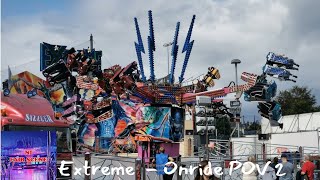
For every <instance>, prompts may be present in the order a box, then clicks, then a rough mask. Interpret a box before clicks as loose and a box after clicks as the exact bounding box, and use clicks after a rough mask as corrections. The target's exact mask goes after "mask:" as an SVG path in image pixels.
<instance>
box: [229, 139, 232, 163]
mask: <svg viewBox="0 0 320 180" xmlns="http://www.w3.org/2000/svg"><path fill="white" fill-rule="evenodd" d="M229 153H230V155H229V156H230V159H233V144H232V142H231V141H230V142H229Z"/></svg>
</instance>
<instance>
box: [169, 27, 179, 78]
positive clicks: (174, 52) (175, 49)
mask: <svg viewBox="0 0 320 180" xmlns="http://www.w3.org/2000/svg"><path fill="white" fill-rule="evenodd" d="M179 28H180V22H177V26H176V32H175V34H174V39H173V44H172V50H171V56H172V62H171V71H170V76H169V83H170V84H173V83H174V70H175V68H176V62H177V55H178V49H179V45H177V43H178V36H179Z"/></svg>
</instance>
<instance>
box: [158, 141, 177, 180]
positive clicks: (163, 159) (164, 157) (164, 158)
mask: <svg viewBox="0 0 320 180" xmlns="http://www.w3.org/2000/svg"><path fill="white" fill-rule="evenodd" d="M164 152H165V149H164V147H160V148H159V154H156V169H157V174H158V175H162V177H163V180H171V179H172V176H173V175H172V176H170V175H168V174H166V173H165V172H164V167H165V164H166V163H167V162H168V159H169V156H168V154H165V153H164ZM168 171H169V170H168Z"/></svg>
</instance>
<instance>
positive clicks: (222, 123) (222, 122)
mask: <svg viewBox="0 0 320 180" xmlns="http://www.w3.org/2000/svg"><path fill="white" fill-rule="evenodd" d="M216 128H217V130H218V137H219V136H221V137H226V138H229V136H230V134H231V124H230V120H229V119H228V118H227V117H221V118H217V119H216Z"/></svg>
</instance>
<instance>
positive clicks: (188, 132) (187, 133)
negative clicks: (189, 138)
mask: <svg viewBox="0 0 320 180" xmlns="http://www.w3.org/2000/svg"><path fill="white" fill-rule="evenodd" d="M185 133H186V134H185V135H193V130H186V132H185Z"/></svg>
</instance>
